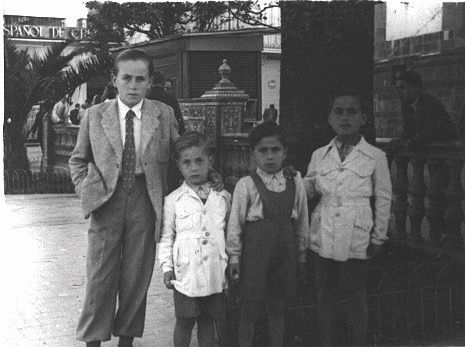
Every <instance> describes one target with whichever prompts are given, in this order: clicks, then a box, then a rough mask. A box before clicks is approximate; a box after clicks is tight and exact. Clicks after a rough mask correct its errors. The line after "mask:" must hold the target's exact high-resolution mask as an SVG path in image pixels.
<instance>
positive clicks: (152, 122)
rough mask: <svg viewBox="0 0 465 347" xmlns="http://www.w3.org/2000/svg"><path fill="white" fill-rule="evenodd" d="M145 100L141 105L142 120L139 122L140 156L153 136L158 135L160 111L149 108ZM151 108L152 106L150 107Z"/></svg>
mask: <svg viewBox="0 0 465 347" xmlns="http://www.w3.org/2000/svg"><path fill="white" fill-rule="evenodd" d="M147 104H148V103H147V100H144V102H143V104H142V110H141V112H142V120H141V134H140V149H139V153H140V155H141V156H142V155H143V154H144V152H145V150H146V149H147V146H148V144H149V142H150V140H151V139H152V137H153V136H154V134H158V131H159V129H158V128H159V125H160V121H159V119H158V117H159V116H160V110H159V109H158V107H149V105H147ZM150 106H152V105H150Z"/></svg>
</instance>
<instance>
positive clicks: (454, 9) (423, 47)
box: [374, 3, 465, 137]
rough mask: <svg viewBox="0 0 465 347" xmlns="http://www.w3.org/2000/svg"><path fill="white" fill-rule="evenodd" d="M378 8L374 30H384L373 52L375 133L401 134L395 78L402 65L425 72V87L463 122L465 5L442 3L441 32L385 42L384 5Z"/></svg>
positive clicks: (381, 134)
mask: <svg viewBox="0 0 465 347" xmlns="http://www.w3.org/2000/svg"><path fill="white" fill-rule="evenodd" d="M376 11H377V16H375V18H376V20H377V21H376V23H375V28H377V32H378V33H379V34H380V35H377V36H376V41H375V55H374V59H375V74H374V114H375V127H376V136H377V137H398V136H400V135H401V133H402V117H401V114H400V101H399V99H398V97H397V95H396V92H395V88H394V85H393V77H394V73H395V71H397V70H398V69H403V68H409V69H413V70H415V71H417V72H419V73H420V74H421V76H422V78H423V89H424V91H425V92H427V93H429V94H431V95H434V96H436V97H438V98H439V99H440V100H441V102H442V103H443V104H444V106H445V108H446V110H447V111H448V113H449V116H450V118H451V120H452V121H453V122H454V123H455V124H457V125H459V123H460V120H461V117H462V115H463V112H464V111H463V110H464V109H463V107H465V64H464V62H465V3H448V4H444V5H443V13H442V18H443V23H442V30H441V31H438V32H434V33H429V34H424V35H418V36H414V37H406V38H402V39H398V40H393V41H385V39H384V38H383V35H382V30H381V27H382V25H383V22H384V23H385V20H386V18H385V9H383V5H377V7H376ZM383 11H384V12H383ZM464 121H465V119H464Z"/></svg>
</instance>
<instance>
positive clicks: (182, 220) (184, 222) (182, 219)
mask: <svg viewBox="0 0 465 347" xmlns="http://www.w3.org/2000/svg"><path fill="white" fill-rule="evenodd" d="M193 223H194V217H193V212H192V211H188V210H180V211H177V212H176V230H178V231H189V230H190V229H192V225H194V224H193Z"/></svg>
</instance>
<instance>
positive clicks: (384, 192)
mask: <svg viewBox="0 0 465 347" xmlns="http://www.w3.org/2000/svg"><path fill="white" fill-rule="evenodd" d="M328 121H329V124H330V125H331V127H332V128H333V130H334V131H335V132H336V137H335V138H334V139H333V140H331V142H330V143H329V144H328V145H326V146H324V147H322V148H319V149H317V150H316V151H315V152H313V154H312V159H311V161H310V164H309V165H308V171H307V175H306V176H305V177H304V183H305V186H306V189H307V194H308V198H309V199H311V198H312V197H313V196H314V195H320V196H321V199H320V202H319V204H318V205H317V206H316V208H315V210H314V211H313V213H312V217H311V226H310V238H309V240H308V241H309V243H308V246H309V248H310V250H311V251H312V252H310V253H311V254H312V257H311V259H310V260H311V261H312V262H313V264H314V266H315V274H316V282H317V287H318V300H319V305H318V316H319V319H318V321H319V323H320V327H319V330H320V338H321V339H320V344H321V345H322V346H332V345H333V344H334V341H333V338H334V337H335V336H336V335H337V334H338V332H339V331H340V330H341V327H338V326H336V321H337V317H338V316H339V315H340V314H339V311H338V309H339V302H338V301H339V298H340V296H342V297H344V298H345V299H347V301H348V303H347V305H346V306H344V307H345V308H346V316H347V321H348V325H349V330H350V332H351V340H352V341H351V343H347V345H350V344H351V345H355V346H364V345H365V340H366V333H367V325H368V307H367V298H366V285H367V279H368V259H370V258H372V257H374V256H376V255H377V254H378V253H379V252H380V249H381V245H382V244H383V243H384V242H385V241H386V240H387V236H386V234H387V228H388V221H389V215H390V207H391V195H392V192H391V176H390V171H389V168H388V164H387V159H386V155H385V154H384V152H382V151H381V150H379V149H378V148H376V147H374V146H372V145H370V144H369V143H367V142H366V141H365V139H364V138H363V136H361V135H360V133H359V131H360V127H361V126H362V125H364V124H365V122H366V115H365V114H364V113H363V111H362V101H361V96H360V95H358V94H357V93H354V92H353V91H349V92H345V91H343V92H341V93H340V94H336V95H335V96H334V97H333V100H332V104H331V109H330V112H329V118H328ZM372 199H373V200H374V203H373V205H371V200H372ZM371 206H373V209H372V207H371ZM310 260H309V261H310Z"/></svg>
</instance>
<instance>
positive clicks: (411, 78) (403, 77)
mask: <svg viewBox="0 0 465 347" xmlns="http://www.w3.org/2000/svg"><path fill="white" fill-rule="evenodd" d="M399 80H400V81H405V82H407V84H408V85H410V86H412V87H419V88H421V87H422V86H423V80H422V78H421V75H420V74H419V73H418V72H416V71H413V70H406V71H402V72H399V73H398V74H397V75H396V81H399Z"/></svg>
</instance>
